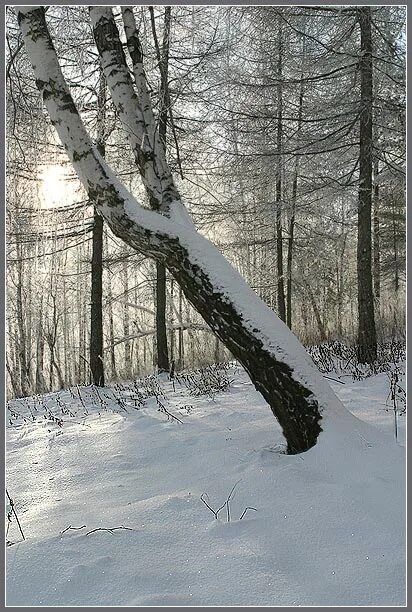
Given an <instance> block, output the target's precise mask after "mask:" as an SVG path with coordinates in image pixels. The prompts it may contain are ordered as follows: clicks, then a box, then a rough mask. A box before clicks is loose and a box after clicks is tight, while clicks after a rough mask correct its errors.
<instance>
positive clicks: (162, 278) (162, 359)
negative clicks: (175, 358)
mask: <svg viewBox="0 0 412 612" xmlns="http://www.w3.org/2000/svg"><path fill="white" fill-rule="evenodd" d="M166 303H167V301H166V268H165V267H164V265H163V264H162V263H161V262H156V354H157V367H158V368H159V371H160V372H168V371H169V368H170V366H169V355H168V350H167V331H166Z"/></svg>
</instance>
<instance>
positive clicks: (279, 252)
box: [276, 15, 286, 321]
mask: <svg viewBox="0 0 412 612" xmlns="http://www.w3.org/2000/svg"><path fill="white" fill-rule="evenodd" d="M282 78H283V40H282V17H281V15H279V39H278V65H277V79H278V86H277V97H278V99H277V103H278V121H277V135H276V143H277V154H278V157H277V170H276V264H277V289H278V295H277V297H278V300H277V301H278V314H279V317H280V319H281V320H282V321H286V307H285V284H284V278H283V232H282V148H283V144H282V140H283V125H282V121H283V82H282Z"/></svg>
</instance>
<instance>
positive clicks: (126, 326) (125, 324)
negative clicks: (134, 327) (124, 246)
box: [122, 260, 132, 378]
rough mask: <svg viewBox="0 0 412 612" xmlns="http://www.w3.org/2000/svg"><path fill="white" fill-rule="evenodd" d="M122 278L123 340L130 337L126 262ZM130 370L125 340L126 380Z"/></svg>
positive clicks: (125, 262) (127, 344)
mask: <svg viewBox="0 0 412 612" xmlns="http://www.w3.org/2000/svg"><path fill="white" fill-rule="evenodd" d="M122 277H123V292H124V301H123V335H124V337H125V338H129V336H130V318H129V305H128V303H127V300H128V298H129V278H128V270H127V261H126V260H125V261H124V262H123V269H122ZM131 369H132V364H131V356H130V340H126V341H125V343H124V375H125V376H126V378H127V377H129V376H130V374H131Z"/></svg>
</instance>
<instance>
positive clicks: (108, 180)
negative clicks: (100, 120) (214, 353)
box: [16, 7, 352, 453]
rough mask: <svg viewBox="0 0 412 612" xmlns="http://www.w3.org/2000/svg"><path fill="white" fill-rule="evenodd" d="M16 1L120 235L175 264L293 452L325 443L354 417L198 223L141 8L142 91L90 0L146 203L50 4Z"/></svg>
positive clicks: (132, 39)
mask: <svg viewBox="0 0 412 612" xmlns="http://www.w3.org/2000/svg"><path fill="white" fill-rule="evenodd" d="M16 11H17V14H18V21H19V24H20V28H21V31H22V35H23V39H24V42H25V45H26V49H27V52H28V55H29V57H30V59H31V63H32V66H33V70H34V73H35V76H36V83H37V86H38V88H39V90H40V92H41V94H42V97H43V101H44V104H45V106H46V108H47V110H48V113H49V116H50V120H51V122H52V124H53V125H54V126H55V128H56V131H57V133H58V134H59V137H60V139H61V141H62V143H63V145H64V147H65V149H66V152H67V154H68V156H69V158H70V160H71V161H72V163H73V166H74V168H75V170H76V172H77V174H78V176H79V178H80V180H81V182H82V183H83V185H84V187H85V189H86V191H87V193H88V195H89V197H90V198H91V199H92V200H93V201H94V202H95V203H96V207H97V209H98V210H99V212H100V213H101V214H102V215H103V217H104V218H105V220H106V221H107V223H108V225H109V226H110V228H111V229H112V231H113V232H114V234H115V235H116V236H118V237H120V238H121V239H122V240H124V241H125V242H126V243H127V244H128V245H130V246H131V247H133V248H134V249H136V250H137V251H139V252H141V253H143V254H144V255H145V256H147V257H151V258H153V259H154V260H156V261H160V262H161V263H163V264H164V265H165V266H166V267H167V268H168V270H169V271H170V272H171V274H172V275H173V276H174V278H175V279H176V281H177V282H178V283H179V285H180V286H181V288H182V291H183V293H184V294H185V296H186V297H187V298H188V300H189V301H190V302H191V303H192V305H193V306H194V307H195V308H196V309H197V310H198V311H199V313H200V314H201V315H202V317H203V318H204V320H205V321H206V322H207V323H208V325H209V326H210V327H211V329H212V330H213V331H214V333H215V334H216V335H217V336H218V337H219V338H220V340H221V341H222V342H223V343H224V344H225V345H226V347H227V348H228V349H229V350H230V351H231V353H232V354H233V356H234V357H235V358H236V359H238V360H239V362H240V363H241V364H242V365H243V366H244V368H245V369H246V371H247V372H248V373H249V375H250V377H251V379H252V381H253V383H254V385H255V387H256V389H257V390H258V391H260V392H261V393H262V395H263V396H264V398H265V399H266V401H267V402H268V404H269V406H270V408H271V410H272V412H273V414H274V415H275V416H276V418H277V419H278V421H279V423H280V425H281V427H282V430H283V433H284V436H285V438H286V441H287V446H288V452H289V453H298V452H302V451H305V450H307V449H308V448H310V447H312V446H313V445H314V444H316V441H317V438H318V435H319V433H320V432H321V431H322V429H324V428H325V424H327V423H328V422H329V421H330V420H331V417H332V416H333V418H347V419H349V420H350V419H351V418H352V417H350V416H349V414H348V413H347V411H346V410H345V409H344V408H343V406H342V405H341V404H340V402H339V400H338V399H337V398H336V396H335V395H334V394H333V392H332V390H331V389H330V387H329V386H328V384H327V383H326V382H325V381H324V379H323V378H322V377H321V376H320V374H319V373H318V372H317V370H316V368H315V366H314V364H313V363H312V361H311V359H310V357H309V356H308V355H307V353H306V351H305V350H304V348H303V347H302V346H301V344H300V343H299V342H298V340H297V339H296V337H295V336H294V335H293V334H292V333H291V332H290V330H289V329H288V328H287V327H286V325H285V324H284V323H283V322H281V321H280V319H279V318H278V317H277V316H276V315H275V314H274V313H273V312H272V311H271V310H270V309H269V308H268V307H267V306H266V305H265V304H264V303H263V302H262V301H261V300H260V299H259V298H258V297H257V295H256V294H255V293H254V291H253V290H251V289H250V288H249V287H248V286H247V285H246V283H245V282H244V280H243V278H242V277H241V276H240V275H239V274H238V273H237V272H236V271H235V269H234V268H233V267H232V266H231V265H230V264H229V262H228V261H227V260H225V258H224V257H223V256H222V255H221V253H220V252H219V251H218V250H217V248H215V247H214V246H213V245H212V244H211V243H210V242H209V241H208V240H206V239H205V238H204V237H203V236H201V235H200V234H199V233H198V232H197V231H196V229H195V227H194V225H193V223H192V221H191V219H190V217H189V215H188V213H187V211H186V209H185V206H184V204H183V202H182V200H181V198H180V195H179V192H178V190H177V188H176V186H175V184H174V181H173V177H172V175H171V172H170V169H169V168H168V165H167V163H166V160H165V156H164V149H163V148H162V147H161V146H160V144H161V143H160V139H159V134H158V130H157V129H156V125H155V123H154V121H153V109H152V106H151V101H150V96H149V94H148V90H147V84H146V78H145V73H144V68H143V63H142V54H141V45H140V40H139V36H138V33H137V29H136V26H135V23H134V17H133V11H132V9H130V8H127V9H123V20H124V25H125V32H126V36H127V43H128V49H129V52H130V56H131V59H132V62H133V71H134V78H135V84H136V92H135V91H134V88H133V82H132V80H131V77H130V74H129V71H128V69H127V64H126V59H125V56H124V51H123V47H122V44H121V42H120V37H119V33H118V31H117V27H116V24H115V20H114V17H113V13H112V11H111V9H110V8H108V7H91V8H90V16H91V20H92V24H93V28H94V33H95V38H96V43H97V47H98V51H99V54H100V58H101V63H102V67H103V70H104V74H105V77H106V81H107V84H108V87H109V89H110V92H111V95H112V99H113V102H114V104H115V106H116V108H117V111H118V113H119V116H120V118H121V120H122V122H123V124H124V126H125V127H126V130H127V132H128V135H129V141H130V144H131V146H132V149H133V151H134V154H135V156H136V160H137V162H138V165H139V170H140V173H141V177H142V181H143V183H144V184H145V187H146V189H147V190H148V192H149V193H150V197H151V198H152V202H151V204H152V207H153V208H155V206H153V204H157V210H148V209H146V208H144V207H143V206H142V205H141V204H140V203H139V202H138V201H137V200H136V199H135V198H134V197H133V196H132V195H131V193H130V192H128V191H127V189H126V188H125V186H124V185H123V184H122V183H121V182H120V181H119V180H118V179H117V177H116V176H115V174H114V173H113V171H112V170H111V168H110V167H109V165H108V164H107V163H106V162H105V160H104V159H103V157H102V156H101V155H100V154H99V152H98V149H97V147H96V146H95V145H94V144H93V142H92V140H91V138H90V136H89V134H88V133H87V131H86V129H85V127H84V125H83V123H82V120H81V118H80V116H79V113H78V111H77V109H76V106H75V104H74V102H73V99H72V97H71V94H70V90H69V88H68V86H67V83H66V82H65V79H64V77H63V75H62V72H61V69H60V66H59V61H58V58H57V54H56V52H55V49H54V46H53V42H52V39H51V36H50V33H49V31H48V28H47V23H46V19H45V11H44V8H43V7H16Z"/></svg>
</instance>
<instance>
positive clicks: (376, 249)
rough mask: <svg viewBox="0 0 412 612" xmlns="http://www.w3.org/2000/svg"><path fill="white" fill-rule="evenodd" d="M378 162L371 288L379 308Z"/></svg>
mask: <svg viewBox="0 0 412 612" xmlns="http://www.w3.org/2000/svg"><path fill="white" fill-rule="evenodd" d="M378 171H379V168H378V162H377V161H375V164H374V179H375V180H374V190H373V288H374V292H375V300H376V308H377V309H378V311H379V309H380V299H381V244H380V243H381V238H380V218H379V184H378Z"/></svg>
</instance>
